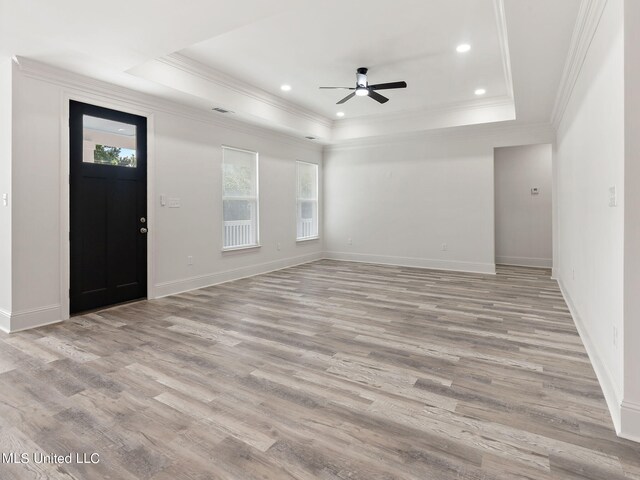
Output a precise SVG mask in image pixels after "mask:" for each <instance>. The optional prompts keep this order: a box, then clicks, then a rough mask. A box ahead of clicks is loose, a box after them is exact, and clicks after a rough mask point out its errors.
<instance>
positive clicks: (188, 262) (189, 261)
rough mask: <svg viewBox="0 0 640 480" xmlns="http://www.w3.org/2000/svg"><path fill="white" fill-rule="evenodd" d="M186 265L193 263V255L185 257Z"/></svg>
mask: <svg viewBox="0 0 640 480" xmlns="http://www.w3.org/2000/svg"><path fill="white" fill-rule="evenodd" d="M187 265H193V257H192V256H191V255H189V256H188V257H187Z"/></svg>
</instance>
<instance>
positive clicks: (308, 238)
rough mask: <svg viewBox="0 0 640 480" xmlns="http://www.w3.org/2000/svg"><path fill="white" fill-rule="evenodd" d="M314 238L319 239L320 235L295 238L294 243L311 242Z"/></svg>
mask: <svg viewBox="0 0 640 480" xmlns="http://www.w3.org/2000/svg"><path fill="white" fill-rule="evenodd" d="M314 240H320V236H317V237H305V238H296V243H304V242H313V241H314Z"/></svg>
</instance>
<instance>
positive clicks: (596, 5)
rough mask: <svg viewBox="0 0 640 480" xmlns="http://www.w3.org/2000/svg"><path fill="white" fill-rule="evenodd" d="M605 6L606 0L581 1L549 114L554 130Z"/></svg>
mask: <svg viewBox="0 0 640 480" xmlns="http://www.w3.org/2000/svg"><path fill="white" fill-rule="evenodd" d="M606 4H607V0H583V1H582V4H581V5H580V11H579V12H578V18H577V20H576V24H575V27H574V29H573V35H572V37H571V44H570V46H569V54H568V55H567V60H566V62H565V65H564V70H563V72H562V78H561V80H560V87H559V88H558V93H557V96H556V102H555V104H554V107H553V111H552V113H551V124H552V125H553V126H554V128H555V129H556V130H557V129H558V127H559V126H560V122H561V121H562V118H563V117H564V114H565V111H566V109H567V105H568V104H569V100H570V99H571V94H572V93H573V88H574V87H575V85H576V82H577V81H578V76H579V75H580V71H581V70H582V66H583V64H584V61H585V59H586V57H587V53H588V52H589V47H590V46H591V42H592V40H593V37H594V35H595V33H596V31H597V30H598V25H599V23H600V19H601V18H602V13H603V11H604V7H605V6H606Z"/></svg>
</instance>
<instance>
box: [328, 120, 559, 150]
mask: <svg viewBox="0 0 640 480" xmlns="http://www.w3.org/2000/svg"><path fill="white" fill-rule="evenodd" d="M555 139H556V131H555V129H554V128H553V126H552V125H551V124H550V123H547V122H541V123H516V122H514V121H504V122H495V123H485V124H475V125H468V126H464V127H450V128H441V129H436V130H427V131H422V132H411V133H400V134H394V135H389V136H385V137H368V138H359V139H355V140H347V141H344V142H341V143H339V144H332V145H325V147H324V152H325V153H332V152H340V151H348V150H358V149H362V148H379V147H383V146H390V145H391V146H393V145H400V144H406V143H410V142H416V141H427V142H437V141H442V140H445V141H451V140H455V141H467V140H468V141H471V142H475V141H482V142H484V143H486V144H487V145H488V146H489V147H490V148H494V147H509V146H518V145H533V144H539V143H553V142H555Z"/></svg>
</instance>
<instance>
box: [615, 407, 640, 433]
mask: <svg viewBox="0 0 640 480" xmlns="http://www.w3.org/2000/svg"><path fill="white" fill-rule="evenodd" d="M620 425H621V429H620V432H618V435H620V436H621V437H622V438H626V439H627V440H633V441H634V442H640V403H635V402H630V401H628V400H623V401H622V406H621V407H620Z"/></svg>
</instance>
